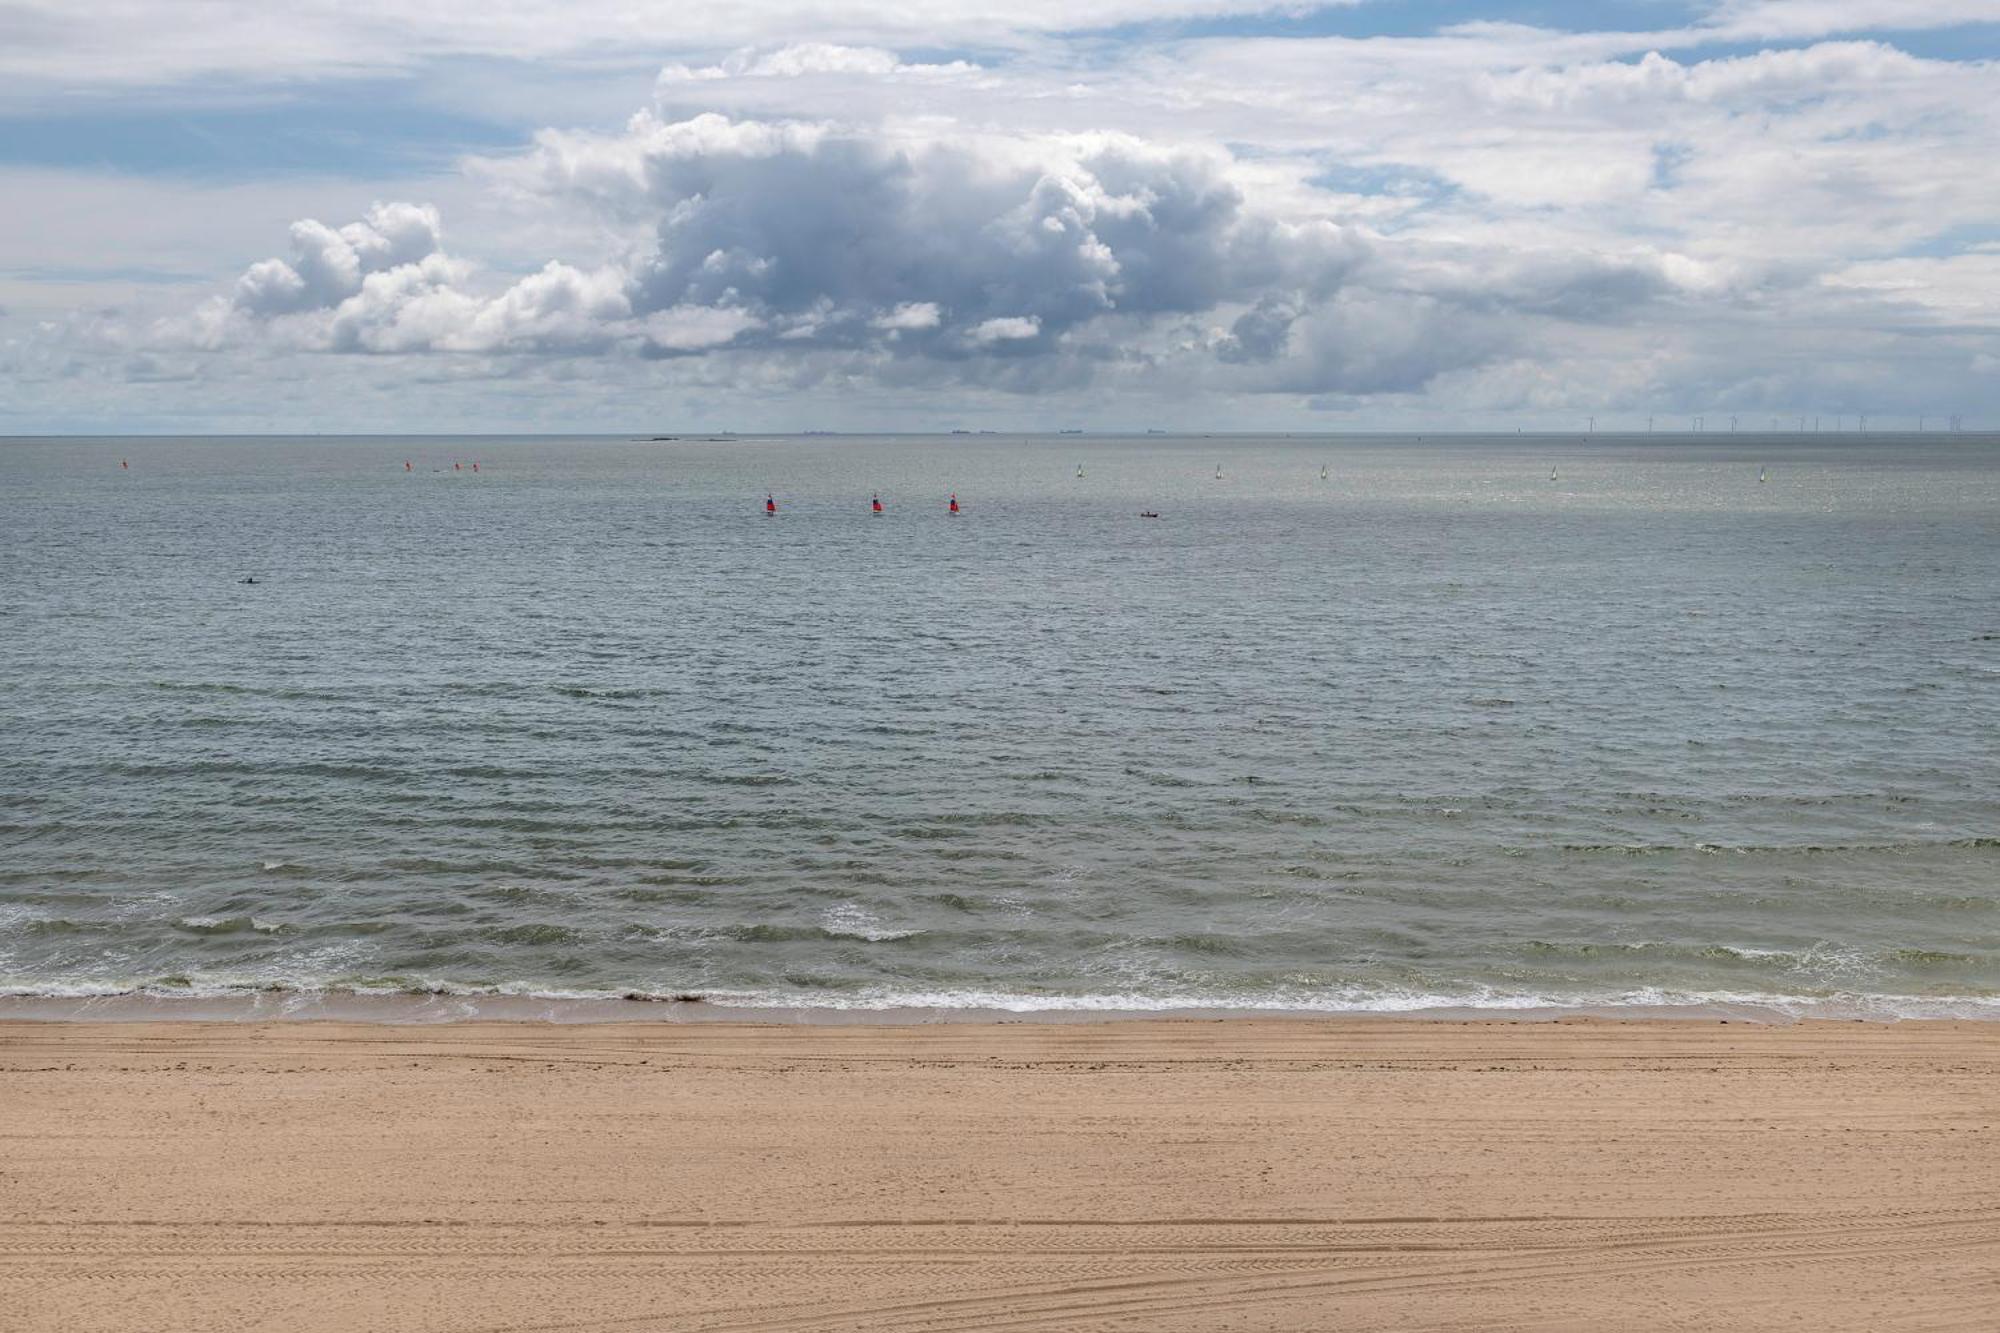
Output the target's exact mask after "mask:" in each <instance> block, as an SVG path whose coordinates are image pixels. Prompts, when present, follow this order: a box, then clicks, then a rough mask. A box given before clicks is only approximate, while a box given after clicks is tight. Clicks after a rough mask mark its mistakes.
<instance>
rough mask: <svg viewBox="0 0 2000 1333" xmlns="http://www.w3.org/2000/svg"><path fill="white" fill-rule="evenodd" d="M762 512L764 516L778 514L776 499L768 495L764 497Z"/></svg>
mask: <svg viewBox="0 0 2000 1333" xmlns="http://www.w3.org/2000/svg"><path fill="white" fill-rule="evenodd" d="M764 512H765V513H766V514H776V513H777V512H778V501H777V499H776V497H774V496H769V495H767V496H765V497H764Z"/></svg>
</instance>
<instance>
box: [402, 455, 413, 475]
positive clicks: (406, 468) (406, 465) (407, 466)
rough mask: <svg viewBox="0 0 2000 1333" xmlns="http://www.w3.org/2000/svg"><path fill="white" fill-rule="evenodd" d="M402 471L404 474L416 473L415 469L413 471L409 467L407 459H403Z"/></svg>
mask: <svg viewBox="0 0 2000 1333" xmlns="http://www.w3.org/2000/svg"><path fill="white" fill-rule="evenodd" d="M403 471H405V472H414V471H416V469H415V468H413V467H411V466H410V460H409V459H407V458H405V459H404V460H403Z"/></svg>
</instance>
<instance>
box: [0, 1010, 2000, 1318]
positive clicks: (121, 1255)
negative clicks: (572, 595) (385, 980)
mask: <svg viewBox="0 0 2000 1333" xmlns="http://www.w3.org/2000/svg"><path fill="white" fill-rule="evenodd" d="M0 1138H4V1150H0V1310H4V1311H5V1314H4V1316H0V1325H4V1327H6V1328H7V1329H9V1330H13V1331H15V1333H27V1331H29V1330H62V1331H63V1333H85V1331H87V1330H114V1329H115V1330H148V1331H149V1333H156V1331H159V1330H181V1329H187V1330H197V1329H198V1330H204V1331H208V1333H216V1331H220V1330H235V1329H285V1330H319V1329H339V1330H353V1329H392V1328H393V1329H414V1330H433V1329H435V1330H454V1331H457V1333H472V1331H473V1330H485V1331H492V1333H498V1331H499V1330H514V1331H519V1333H525V1331H526V1330H557V1329H561V1330H618V1331H621V1333H636V1331H638V1330H652V1329H660V1330H682V1329H685V1330H697V1329H700V1330H734V1331H738V1333H750V1331H751V1330H758V1331H760V1333H761V1331H766V1330H770V1331H775V1330H794V1331H798V1330H908V1331H911V1333H915V1331H917V1330H944V1329H963V1330H988V1329H1007V1330H1026V1329H1048V1330H1095V1329H1127V1330H1202V1331H1204V1333H1206V1331H1209V1330H1217V1331H1219V1330H1225V1329H1227V1330H1237V1331H1239V1333H1241V1331H1247V1330H1327V1329H1349V1328H1351V1329H1487V1330H1490V1329H1574V1330H1593V1331H1596V1330H1609V1329H1674V1330H1690V1329H1731V1330H1736V1329H1767V1328H1768V1329H1814V1330H1817V1329H1833V1328H1838V1329H1871V1330H1880V1329H1944V1328H1965V1329H1981V1330H1990V1329H1993V1328H1995V1327H2000V1025H1981V1024H1963V1023H1921V1024H1919V1023H1905V1024H1896V1025H1887V1026H1876V1025H1868V1024H1852V1023H1808V1024H1802V1025H1798V1026H1792V1027H1763V1026H1750V1025H1744V1024H1740V1023H1735V1024H1727V1025H1724V1024H1718V1023H1713V1022H1708V1023H1681V1022H1636V1023H1609V1022H1564V1023H1524V1024H1508V1023H1494V1024H1461V1023H1443V1022H1409V1021H1395V1020H1372V1021H1371V1020H1363V1021H1330V1020H1317V1021H1290V1020H1285V1021H1278V1020H1271V1021H1266V1020H1251V1019H1233V1020H1227V1021H1150V1020H1149V1021H1124V1022H1110V1023H1088V1024H1075V1023H1021V1024H945V1025H928V1026H902V1027H887V1026H861V1025H854V1026H793V1025H750V1024H733V1023H729V1024H723V1023H713V1024H711V1023H697V1024H679V1023H676V1024H601V1025H594V1026H575V1027H563V1026H551V1025H537V1024H498V1023H466V1024H460V1025H445V1026H434V1027H408V1026H405V1027H389V1026H366V1025H348V1024H334V1023H291V1024H254V1025H253V1024H183V1023H137V1024H92V1023H26V1022H15V1023H4V1024H0Z"/></svg>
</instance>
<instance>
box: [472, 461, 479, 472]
mask: <svg viewBox="0 0 2000 1333" xmlns="http://www.w3.org/2000/svg"><path fill="white" fill-rule="evenodd" d="M472 470H473V471H474V472H477V471H479V464H477V463H474V464H473V465H472Z"/></svg>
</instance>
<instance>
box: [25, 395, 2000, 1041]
mask: <svg viewBox="0 0 2000 1333" xmlns="http://www.w3.org/2000/svg"><path fill="white" fill-rule="evenodd" d="M954 496H955V497H956V499H957V502H958V505H959V512H957V513H956V514H953V513H952V512H950V510H949V507H948V505H949V500H950V498H951V497H954ZM767 497H768V499H769V500H770V502H771V503H772V504H774V505H775V507H776V512H775V513H774V514H767V512H766V500H767ZM877 497H879V499H880V501H881V503H882V506H883V508H882V512H880V513H879V514H878V513H876V512H875V511H874V509H873V505H872V502H873V500H874V499H875V498H877ZM1152 515H1157V517H1153V516H1152ZM0 996H4V997H5V999H4V1000H0V1013H6V1012H27V1013H43V1014H59V1015H60V1014H92V1013H105V1012H128V1013H129V1012H134V1011H136V1010H141V1009H143V1010H146V1011H149V1012H164V1013H188V1012H203V1013H212V1012H242V1013H255V1014H260V1015H271V1014H298V1015H302V1016H312V1015H317V1014H325V1013H332V1012H352V1011H353V1010H354V1006H356V1005H362V1006H364V1007H365V1006H367V1005H373V1006H375V1009H376V1010H378V1011H384V1010H386V1011H393V1012H401V1013H407V1014H409V1015H411V1016H418V1017H459V1016H467V1015H475V1014H480V1013H493V1014H502V1015H515V1016H521V1015H528V1016H546V1017H554V1018H560V1017H564V1016H600V1017H601V1016H606V1015H626V1014H630V1013H632V1012H644V1013H647V1014H652V1013H662V1014H664V1013H667V1012H669V1011H675V1012H678V1011H683V1010H697V1009H703V1008H704V1007H707V1008H709V1009H713V1010H715V1011H720V1012H731V1013H734V1012H740V1011H742V1010H780V1011H784V1012H787V1013H790V1014H795V1015H807V1016H814V1015H818V1016H827V1015H835V1016H838V1015H846V1016H850V1017H865V1016H868V1015H881V1014H912V1013H914V1014H921V1015H933V1016H952V1015H959V1014H993V1013H996V1012H998V1013H1003V1014H1044V1015H1060V1014H1078V1013H1089V1014H1107V1013H1145V1012H1157V1011H1194V1012H1220V1013H1229V1012H1270V1011H1277V1012H1389V1013H1464V1012H1482V1013H1532V1014H1546V1013H1567V1012H1575V1011H1585V1012H1618V1013H1718V1012H1719V1013H1725V1014H1728V1013H1737V1012H1741V1013H1745V1014H1749V1015H1753V1016H1755V1015H1764V1016H1774V1017H1791V1016H1799V1015H1826V1016H1851V1017H1892V1016H1911V1017H1916V1016H1967V1017H2000V440H1996V438H1995V437H1992V436H1970V435H1946V434H1941V433H1937V432H1931V433H1927V434H1901V435H1898V434H1888V433H1880V432H1876V433H1871V434H1868V435H1865V436H1863V435H1857V434H1855V433H1853V432H1848V433H1846V434H1844V435H1834V434H1832V433H1825V434H1815V435H1801V436H1776V435H1748V434H1742V435H1738V434H1718V433H1707V434H1701V435H1667V434H1660V435H1636V436H1635V435H1609V436H1598V437H1588V438H1586V437H1581V436H1576V435H1568V436H1539V437H1538V436H1519V435H1507V436H1487V437H1480V436H1416V435H1402V436H1387V435H1383V436H1358V435H1355V436H1335V437H1324V436H1315V437H1307V436H1298V437H1289V436H1216V437H1191V436H1162V435H1154V434H1148V435H1140V436H1133V437H1114V436H1106V435H1073V434H1064V435H1059V436H1027V437H1023V436H1011V435H988V434H978V435H963V434H954V435H937V436H823V435H810V436H791V437H772V438H763V437H748V436H705V435H681V436H672V437H661V438H651V437H619V438H603V437H588V438H553V437H523V436H508V437H481V438H474V437H465V438H441V437H435V436H427V437H417V438H386V437H374V438H331V437H299V436H288V437H272V438H240V437H239V438H184V439H162V438H143V439H142V438H103V439H75V438H71V439H41V440H36V439H13V440H6V441H0ZM642 1004H646V1005H650V1006H652V1007H650V1008H646V1009H644V1010H643V1011H641V1009H640V1006H641V1005H642ZM398 1005H400V1006H402V1007H401V1008H397V1007H396V1006H398ZM10 1006H11V1007H10ZM190 1006H193V1008H190Z"/></svg>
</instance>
